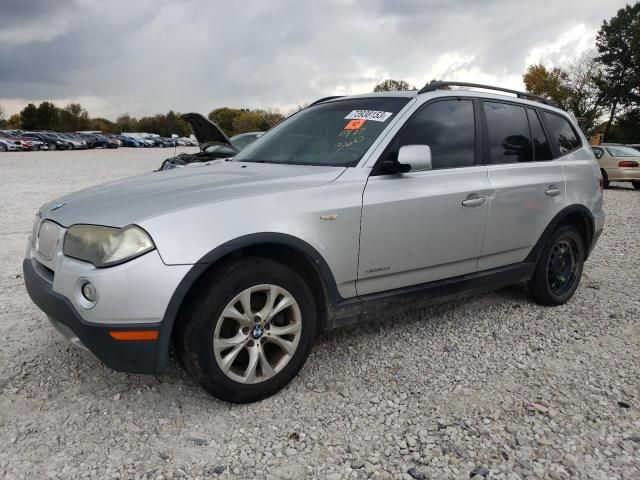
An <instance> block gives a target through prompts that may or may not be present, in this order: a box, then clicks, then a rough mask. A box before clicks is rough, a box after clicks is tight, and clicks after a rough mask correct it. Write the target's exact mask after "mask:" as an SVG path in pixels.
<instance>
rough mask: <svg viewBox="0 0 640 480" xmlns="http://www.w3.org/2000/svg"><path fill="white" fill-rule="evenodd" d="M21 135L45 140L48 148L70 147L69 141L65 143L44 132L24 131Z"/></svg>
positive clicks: (41, 140)
mask: <svg viewBox="0 0 640 480" xmlns="http://www.w3.org/2000/svg"><path fill="white" fill-rule="evenodd" d="M21 136H22V137H24V138H28V139H33V140H38V141H40V142H43V143H44V144H45V145H46V146H47V149H48V150H58V149H59V148H62V149H64V148H67V147H68V144H67V143H64V142H62V141H60V140H58V139H56V138H54V137H51V136H48V135H46V134H45V133H44V132H23V133H22V135H21Z"/></svg>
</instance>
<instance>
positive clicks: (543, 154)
mask: <svg viewBox="0 0 640 480" xmlns="http://www.w3.org/2000/svg"><path fill="white" fill-rule="evenodd" d="M527 118H529V126H530V127H531V138H532V139H533V156H534V158H535V160H536V162H540V161H543V160H551V159H552V158H553V155H551V146H550V145H549V140H548V139H547V136H546V135H545V134H544V129H543V128H542V123H541V122H540V118H539V117H538V114H537V113H536V111H535V110H534V109H533V108H527Z"/></svg>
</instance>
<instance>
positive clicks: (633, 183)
mask: <svg viewBox="0 0 640 480" xmlns="http://www.w3.org/2000/svg"><path fill="white" fill-rule="evenodd" d="M631 185H633V188H635V189H636V190H640V182H631Z"/></svg>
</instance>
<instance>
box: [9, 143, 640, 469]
mask: <svg viewBox="0 0 640 480" xmlns="http://www.w3.org/2000/svg"><path fill="white" fill-rule="evenodd" d="M178 151H196V149H195V148H180V147H179V148H178ZM172 153H173V150H169V149H118V150H115V151H111V150H85V151H73V152H62V151H56V152H21V153H10V152H9V153H3V154H2V155H0V245H2V248H1V249H0V478H6V479H13V478H25V479H26V478H46V477H59V478H77V477H82V478H85V477H87V478H89V477H90V478H149V479H170V478H215V477H218V476H219V477H221V478H271V479H280V478H289V479H302V478H319V479H341V478H353V479H365V478H376V479H377V478H380V479H385V478H389V479H391V478H394V479H395V478H398V479H407V480H411V479H427V478H429V479H440V478H442V479H449V478H459V479H463V478H465V479H468V478H470V477H474V475H475V477H474V478H476V479H482V478H492V479H501V478H504V479H512V478H513V479H516V478H549V479H564V478H580V479H604V478H625V479H632V478H640V375H639V368H638V367H639V365H640V293H638V291H639V289H640V254H639V252H640V218H639V217H640V191H634V190H633V189H632V188H630V186H626V185H623V184H613V185H612V188H611V189H609V190H606V191H605V209H606V211H607V215H608V217H607V223H606V226H605V230H604V233H603V235H602V237H601V238H600V241H599V243H598V245H597V246H596V249H595V251H594V253H593V255H592V257H591V258H590V259H589V261H588V262H587V263H586V265H585V271H584V276H583V279H582V283H581V285H580V287H579V288H578V291H577V292H576V294H575V296H574V297H573V298H572V299H571V300H570V301H569V303H568V304H566V305H563V306H561V307H556V308H548V307H546V308H545V307H541V306H538V305H535V304H533V302H531V301H530V300H529V298H528V296H527V294H526V291H525V290H523V289H520V288H509V289H505V290H501V291H498V292H494V293H491V294H488V295H484V296H481V297H473V298H471V299H468V300H465V301H459V302H457V303H450V304H445V305H441V306H438V307H435V308H432V309H428V310H422V311H418V312H413V313H411V314H408V315H405V316H403V317H401V318H397V319H394V320H389V321H385V322H382V323H379V322H375V320H376V319H375V316H374V315H372V317H371V324H370V325H364V326H358V327H353V328H348V329H343V330H340V331H335V332H331V333H327V334H323V335H322V336H321V337H320V338H319V340H318V342H317V345H316V347H315V349H314V351H313V353H312V355H311V357H310V358H309V361H308V362H307V364H306V366H305V367H304V369H303V370H302V372H301V374H300V375H299V376H298V377H297V378H296V379H295V380H294V381H293V382H292V384H291V385H290V386H288V387H287V388H285V389H284V390H282V391H281V392H280V393H278V394H277V395H275V396H274V397H271V398H269V399H267V400H265V401H262V402H260V403H257V404H251V405H230V404H225V403H222V402H219V401H217V400H215V399H213V398H212V397H209V396H208V395H207V394H206V393H205V392H204V391H203V390H202V389H201V388H200V387H199V386H198V385H196V384H194V383H193V382H192V381H191V380H190V379H189V378H188V377H187V376H186V375H185V374H184V373H183V372H182V371H181V370H180V369H179V367H178V366H177V365H176V364H175V362H171V364H170V367H169V369H168V371H167V372H166V373H165V374H163V375H162V376H158V377H153V376H136V375H127V374H122V373H117V372H114V371H111V370H109V369H107V368H106V367H104V366H103V365H102V364H101V363H100V362H98V361H97V360H95V359H94V358H92V357H91V356H89V355H87V354H85V353H83V352H81V351H79V350H77V349H75V348H73V347H70V346H69V345H67V344H66V343H65V342H64V340H63V339H62V338H61V337H59V336H58V334H57V333H56V332H55V331H53V329H52V328H51V327H50V326H49V324H48V322H47V320H46V318H45V317H44V315H43V314H42V313H41V311H40V310H38V308H37V307H36V306H35V305H33V304H32V303H31V301H30V299H29V298H28V296H27V293H26V291H25V288H24V282H23V279H22V275H21V273H22V272H21V263H22V258H23V255H24V249H25V244H26V241H27V237H28V235H29V232H30V230H31V225H32V221H33V216H34V214H35V212H36V210H37V209H38V208H39V207H40V206H41V205H42V204H43V203H44V202H46V201H48V200H51V199H52V198H54V197H57V196H59V195H62V194H64V193H67V192H70V191H73V190H78V189H81V188H84V187H88V186H91V185H95V184H98V183H102V182H105V181H111V180H115V179H119V178H123V177H127V176H131V175H136V174H142V173H145V172H150V171H152V170H154V169H156V168H158V167H159V166H160V163H161V161H162V160H164V159H165V158H167V157H169V156H171V155H172Z"/></svg>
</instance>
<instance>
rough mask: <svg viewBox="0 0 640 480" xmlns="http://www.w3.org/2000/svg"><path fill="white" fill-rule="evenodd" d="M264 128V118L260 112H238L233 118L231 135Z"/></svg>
mask: <svg viewBox="0 0 640 480" xmlns="http://www.w3.org/2000/svg"><path fill="white" fill-rule="evenodd" d="M264 129H265V119H264V116H263V115H261V114H260V112H240V114H239V115H237V116H236V117H235V118H234V119H233V135H237V134H239V133H245V132H255V131H259V130H264Z"/></svg>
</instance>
